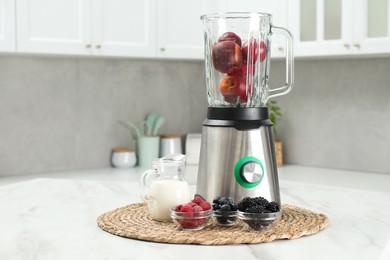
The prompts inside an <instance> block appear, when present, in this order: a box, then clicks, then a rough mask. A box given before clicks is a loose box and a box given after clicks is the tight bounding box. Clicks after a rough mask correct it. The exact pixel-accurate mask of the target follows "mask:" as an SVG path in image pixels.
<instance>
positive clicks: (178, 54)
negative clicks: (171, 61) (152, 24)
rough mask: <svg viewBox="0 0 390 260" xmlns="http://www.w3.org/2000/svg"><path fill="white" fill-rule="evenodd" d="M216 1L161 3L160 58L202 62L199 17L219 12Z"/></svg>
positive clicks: (158, 49) (158, 36)
mask: <svg viewBox="0 0 390 260" xmlns="http://www.w3.org/2000/svg"><path fill="white" fill-rule="evenodd" d="M216 5H217V1H210V0H198V1H193V0H158V1H157V8H158V17H157V19H158V21H157V27H158V29H157V31H158V35H157V42H158V47H157V56H158V57H165V58H185V59H203V58H204V53H203V50H204V47H203V45H204V42H203V26H202V22H201V20H200V16H201V15H203V14H206V13H210V12H215V11H216Z"/></svg>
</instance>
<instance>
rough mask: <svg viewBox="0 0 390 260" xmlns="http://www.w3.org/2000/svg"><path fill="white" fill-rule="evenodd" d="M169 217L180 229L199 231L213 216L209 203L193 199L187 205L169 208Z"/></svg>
mask: <svg viewBox="0 0 390 260" xmlns="http://www.w3.org/2000/svg"><path fill="white" fill-rule="evenodd" d="M170 215H171V218H172V220H173V222H174V223H176V224H177V225H178V226H179V227H180V228H181V229H183V230H190V231H191V230H200V229H202V228H204V227H205V226H206V225H207V223H208V221H209V220H210V218H211V216H212V215H213V209H212V208H211V205H210V203H208V202H206V201H203V200H201V199H197V198H195V199H194V200H192V201H191V202H189V203H187V204H184V205H177V206H175V207H173V208H171V213H170Z"/></svg>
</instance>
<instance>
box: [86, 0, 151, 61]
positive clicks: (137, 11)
mask: <svg viewBox="0 0 390 260" xmlns="http://www.w3.org/2000/svg"><path fill="white" fill-rule="evenodd" d="M92 13H93V41H92V43H91V44H92V49H93V51H94V53H95V54H97V55H108V56H129V57H155V56H156V4H155V0H142V1H136V2H135V1H128V0H93V12H92Z"/></svg>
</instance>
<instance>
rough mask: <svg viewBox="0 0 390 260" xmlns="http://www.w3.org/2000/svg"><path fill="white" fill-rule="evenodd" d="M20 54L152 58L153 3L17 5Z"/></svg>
mask: <svg viewBox="0 0 390 260" xmlns="http://www.w3.org/2000/svg"><path fill="white" fill-rule="evenodd" d="M17 14H18V15H17V36H18V38H17V50H18V51H19V52H32V53H57V54H87V55H91V54H93V55H109V56H131V57H154V56H155V49H156V46H155V45H156V44H155V42H156V40H155V34H156V29H155V0H144V1H136V2H135V1H126V0H18V2H17Z"/></svg>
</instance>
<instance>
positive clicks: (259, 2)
mask: <svg viewBox="0 0 390 260" xmlns="http://www.w3.org/2000/svg"><path fill="white" fill-rule="evenodd" d="M219 11H220V12H257V13H269V14H271V15H272V19H273V22H272V24H273V25H275V26H278V27H285V28H287V29H289V28H288V27H287V21H288V19H287V18H288V17H287V0H273V1H269V0H240V1H237V0H225V1H221V5H220V10H219ZM285 42H286V39H285V38H284V37H283V36H281V35H276V34H274V35H272V42H271V57H273V58H274V57H284V55H285V48H286V46H285Z"/></svg>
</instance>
